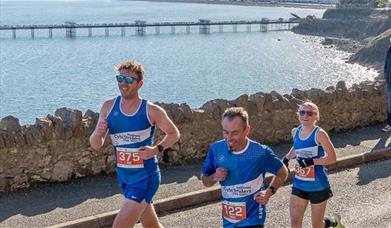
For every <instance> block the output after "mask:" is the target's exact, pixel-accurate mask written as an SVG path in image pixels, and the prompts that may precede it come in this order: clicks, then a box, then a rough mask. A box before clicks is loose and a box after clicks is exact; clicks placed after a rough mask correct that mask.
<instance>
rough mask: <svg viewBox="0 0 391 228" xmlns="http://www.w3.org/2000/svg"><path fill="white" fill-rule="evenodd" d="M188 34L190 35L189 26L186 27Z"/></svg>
mask: <svg viewBox="0 0 391 228" xmlns="http://www.w3.org/2000/svg"><path fill="white" fill-rule="evenodd" d="M186 33H187V34H190V26H188V25H187V26H186Z"/></svg>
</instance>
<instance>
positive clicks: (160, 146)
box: [157, 144, 164, 153]
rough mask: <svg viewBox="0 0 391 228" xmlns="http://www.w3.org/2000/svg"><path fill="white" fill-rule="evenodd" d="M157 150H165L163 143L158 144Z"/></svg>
mask: <svg viewBox="0 0 391 228" xmlns="http://www.w3.org/2000/svg"><path fill="white" fill-rule="evenodd" d="M157 150H158V151H159V153H161V152H163V150H164V147H163V146H162V145H160V144H159V145H157Z"/></svg>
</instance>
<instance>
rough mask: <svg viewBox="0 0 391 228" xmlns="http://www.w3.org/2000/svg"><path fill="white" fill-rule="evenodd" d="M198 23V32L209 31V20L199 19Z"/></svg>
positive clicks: (206, 32) (207, 32) (204, 32)
mask: <svg viewBox="0 0 391 228" xmlns="http://www.w3.org/2000/svg"><path fill="white" fill-rule="evenodd" d="M199 22H200V23H201V25H200V34H209V33H210V20H206V19H199Z"/></svg>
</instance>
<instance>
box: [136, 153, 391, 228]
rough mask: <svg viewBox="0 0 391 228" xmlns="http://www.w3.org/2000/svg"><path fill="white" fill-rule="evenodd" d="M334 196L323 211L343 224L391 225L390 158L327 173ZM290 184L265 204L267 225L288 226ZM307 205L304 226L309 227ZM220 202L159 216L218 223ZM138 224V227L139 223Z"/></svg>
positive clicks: (170, 223)
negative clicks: (336, 215) (335, 216)
mask: <svg viewBox="0 0 391 228" xmlns="http://www.w3.org/2000/svg"><path fill="white" fill-rule="evenodd" d="M329 179H330V183H331V185H332V190H333V192H334V197H332V198H331V199H330V200H329V202H328V206H327V211H326V215H327V214H328V215H331V214H332V213H333V212H337V213H339V214H340V215H341V216H342V221H343V223H344V225H345V227H346V228H348V227H351V228H357V227H371V228H373V227H379V228H380V227H381V228H391V160H386V161H380V162H375V163H369V164H364V165H362V166H361V167H357V168H354V169H349V170H345V171H342V172H339V173H334V174H331V175H329ZM290 191H291V185H288V186H284V187H282V188H280V189H279V190H278V192H277V193H276V195H274V196H273V197H272V198H271V200H270V201H269V204H268V215H267V218H266V227H278V228H280V227H289V209H288V204H289V203H288V202H289V197H290ZM309 212H310V208H309V207H308V208H307V211H306V214H305V219H304V224H303V227H311V224H310V213H309ZM220 213H221V204H220V203H218V202H214V203H211V204H208V205H202V206H198V207H194V208H190V209H187V210H183V209H182V210H180V211H177V212H174V213H171V214H168V215H162V216H161V217H160V221H161V223H162V224H163V225H164V226H165V227H180V228H182V227H183V228H184V227H186V228H187V227H208V228H210V227H220V226H221V221H220V220H221V217H220ZM137 227H141V226H140V225H138V226H137Z"/></svg>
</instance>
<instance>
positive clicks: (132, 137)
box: [110, 127, 151, 146]
mask: <svg viewBox="0 0 391 228" xmlns="http://www.w3.org/2000/svg"><path fill="white" fill-rule="evenodd" d="M149 137H151V128H150V127H149V128H147V129H144V130H140V131H127V132H122V133H116V134H110V138H111V141H112V142H113V145H114V146H120V145H126V144H132V143H138V142H142V141H144V140H146V139H148V138H149Z"/></svg>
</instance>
